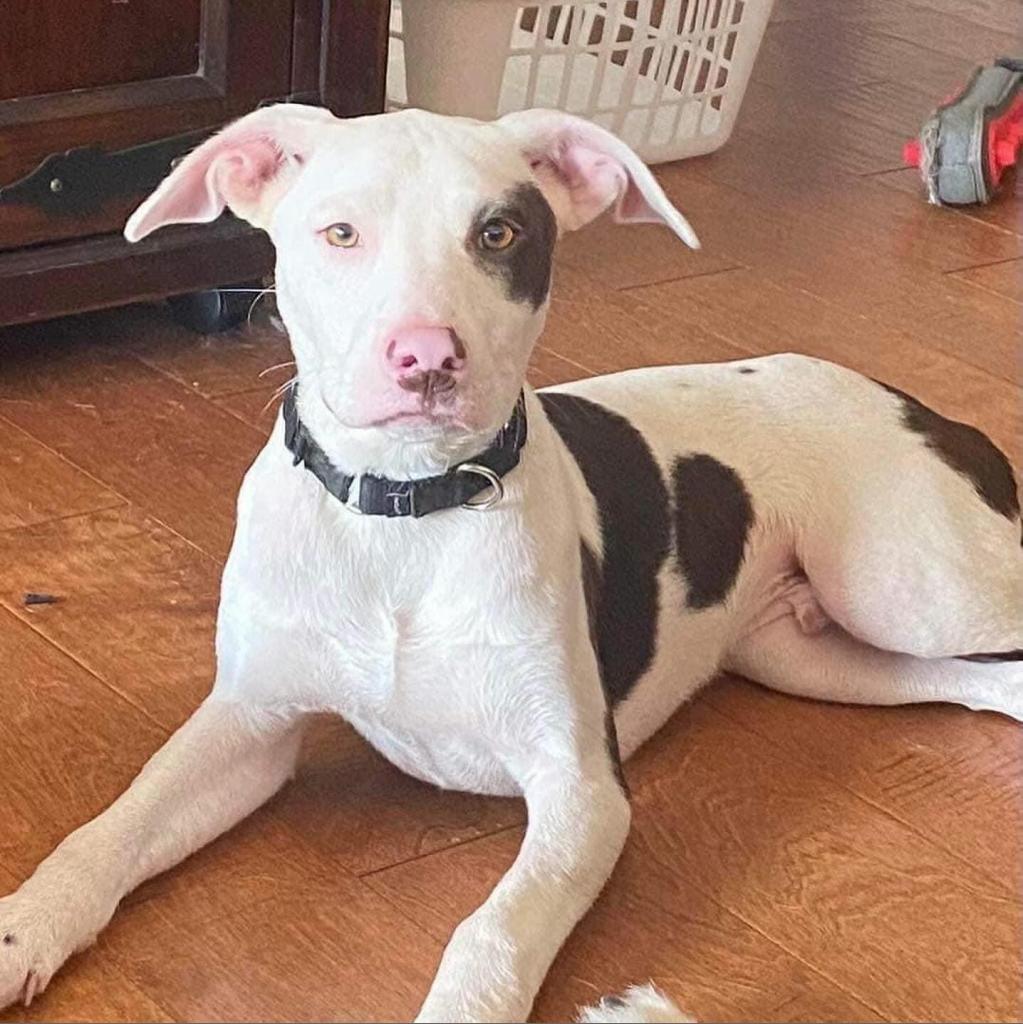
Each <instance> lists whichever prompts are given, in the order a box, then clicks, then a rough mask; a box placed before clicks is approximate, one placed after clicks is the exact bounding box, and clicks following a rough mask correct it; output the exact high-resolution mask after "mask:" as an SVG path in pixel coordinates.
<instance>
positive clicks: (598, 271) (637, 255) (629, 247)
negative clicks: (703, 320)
mask: <svg viewBox="0 0 1023 1024" xmlns="http://www.w3.org/2000/svg"><path fill="white" fill-rule="evenodd" d="M737 266H740V264H739V263H737V262H736V261H735V260H734V258H732V257H729V256H724V255H722V254H720V253H715V252H708V251H707V250H706V249H703V250H701V251H699V252H694V251H693V250H692V249H688V248H686V246H685V245H683V244H681V243H680V242H679V240H678V239H677V238H676V237H675V236H674V235H673V234H671V233H670V232H668V231H665V230H664V228H663V227H660V226H656V225H653V224H636V225H634V226H631V227H630V228H629V230H628V231H623V230H621V229H620V228H619V227H617V226H616V225H615V223H614V221H613V220H612V219H611V218H610V217H605V218H603V219H602V220H600V221H598V223H597V224H595V225H593V226H591V227H590V228H589V229H588V230H586V231H577V232H574V233H571V234H567V235H565V236H564V237H563V238H562V239H561V241H560V242H559V243H558V251H557V269H556V271H555V273H558V271H560V270H562V269H563V268H564V267H573V268H575V269H577V270H584V271H586V272H587V273H588V274H589V276H590V277H591V278H592V279H593V280H594V281H595V282H596V283H597V284H598V285H599V286H600V287H601V288H614V289H621V288H635V287H636V286H637V285H643V284H656V283H658V282H660V281H674V280H677V279H678V278H681V277H689V276H691V275H694V274H697V275H698V274H713V273H716V272H717V271H720V270H731V269H733V268H734V267H737Z"/></svg>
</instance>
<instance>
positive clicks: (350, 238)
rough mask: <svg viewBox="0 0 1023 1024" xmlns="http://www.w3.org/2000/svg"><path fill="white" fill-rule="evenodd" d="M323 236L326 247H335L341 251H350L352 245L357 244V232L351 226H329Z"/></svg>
mask: <svg viewBox="0 0 1023 1024" xmlns="http://www.w3.org/2000/svg"><path fill="white" fill-rule="evenodd" d="M323 234H324V235H325V236H326V239H327V244H328V245H336V246H338V247H340V248H341V249H351V248H352V246H353V245H358V244H359V232H358V231H356V230H355V228H353V227H352V225H351V224H331V225H330V227H329V228H327V229H326V231H324V232H323Z"/></svg>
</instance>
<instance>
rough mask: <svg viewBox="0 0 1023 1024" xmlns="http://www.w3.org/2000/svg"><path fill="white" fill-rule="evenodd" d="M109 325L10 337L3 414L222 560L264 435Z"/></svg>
mask: <svg viewBox="0 0 1023 1024" xmlns="http://www.w3.org/2000/svg"><path fill="white" fill-rule="evenodd" d="M101 326H102V321H96V320H94V319H93V318H80V319H77V320H68V321H59V322H56V323H54V324H51V325H33V326H31V327H26V328H18V329H15V330H13V331H7V332H5V336H4V342H3V344H4V372H3V375H2V377H0V416H4V417H5V418H6V419H8V420H10V421H11V422H13V423H15V424H16V425H17V426H19V427H21V428H22V429H23V430H25V431H27V432H28V433H29V434H31V435H32V436H33V437H35V438H37V439H38V440H40V441H42V442H43V443H44V444H45V445H47V446H48V447H50V448H52V449H54V450H55V451H57V452H59V453H60V454H61V455H63V456H64V457H65V458H67V459H68V460H70V461H71V462H72V463H73V464H75V465H77V466H80V467H82V469H84V470H85V471H86V472H88V473H90V475H92V476H94V477H96V478H97V479H98V480H101V481H102V482H103V483H105V484H107V485H108V486H110V487H111V488H113V489H114V490H116V491H117V492H118V493H120V494H122V495H124V496H125V497H126V498H128V499H129V500H131V501H133V502H135V503H137V504H138V505H139V506H140V507H141V508H143V509H145V510H146V511H147V512H149V513H151V514H152V515H154V516H156V517H157V518H158V519H160V520H161V521H162V522H164V523H166V524H167V525H168V526H170V527H171V528H172V529H174V530H176V531H178V532H179V533H181V534H182V535H183V536H185V537H187V538H188V539H189V540H191V541H192V542H193V543H195V544H197V545H198V546H200V547H202V548H203V549H204V550H206V551H208V552H210V553H211V554H214V555H218V556H221V557H222V556H223V555H224V554H226V552H227V549H228V546H229V544H230V540H231V535H232V533H233V529H234V513H235V498H236V495H237V491H238V487H239V484H240V482H241V479H242V476H243V475H244V473H245V470H246V469H247V468H248V466H249V464H250V463H251V462H252V459H253V457H254V456H255V454H256V452H257V451H258V449H259V446H260V445H261V444H262V441H263V438H262V436H261V435H260V433H259V432H258V431H257V430H254V429H252V428H251V427H249V426H247V425H246V424H244V423H241V422H240V421H239V420H238V419H237V418H236V417H234V416H232V415H230V414H229V413H228V412H226V411H224V410H221V409H218V408H217V407H215V406H213V405H211V404H210V403H209V402H206V401H204V400H203V399H202V398H200V397H199V396H198V395H196V394H195V393H194V392H192V391H191V390H190V389H189V388H187V387H185V386H183V385H181V384H178V383H176V382H175V381H172V380H170V379H169V378H167V377H166V376H164V375H163V374H162V373H159V372H157V371H155V370H152V369H150V368H149V367H147V366H144V365H143V364H142V363H141V362H138V361H137V360H135V359H132V358H125V354H124V352H123V351H119V350H118V349H117V348H116V346H114V347H109V346H108V345H107V344H106V342H107V337H106V334H105V333H103V332H101V331H100V327H101ZM76 332H81V333H80V334H76ZM96 332H99V333H96Z"/></svg>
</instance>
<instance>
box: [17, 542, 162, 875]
mask: <svg viewBox="0 0 1023 1024" xmlns="http://www.w3.org/2000/svg"><path fill="white" fill-rule="evenodd" d="M0 561H2V559H0ZM0 664H3V666H4V679H3V686H2V687H0V777H2V778H3V785H2V786H0V822H3V827H2V828H0V861H2V862H3V865H4V867H5V869H6V870H7V871H8V872H9V873H10V874H11V875H13V876H14V877H15V879H16V880H18V881H20V880H21V879H23V878H25V877H26V876H27V875H28V874H29V873H30V872H31V871H32V869H33V868H34V867H35V865H36V863H37V862H38V861H39V860H40V859H41V858H42V857H44V856H45V855H46V854H48V853H49V852H50V850H51V849H52V848H53V847H54V846H56V845H57V843H58V842H60V840H61V839H63V838H64V836H65V835H66V834H67V833H68V832H70V831H71V830H72V829H73V828H76V827H77V826H78V825H81V824H82V823H84V822H85V821H86V820H88V819H89V818H91V817H93V816H94V815H96V814H97V813H99V811H101V810H102V809H103V808H104V807H105V806H106V805H107V804H108V803H110V801H111V800H113V799H114V798H115V797H116V796H117V795H119V794H120V792H121V791H122V790H123V789H124V788H125V787H126V786H127V785H128V783H129V782H131V780H132V778H133V777H134V776H135V774H136V773H137V772H138V770H139V768H141V767H142V765H143V764H144V763H145V761H146V760H147V759H148V757H149V754H150V753H151V752H152V751H153V750H155V749H156V748H157V747H158V746H159V745H160V744H161V743H162V742H163V740H164V738H165V736H166V732H165V731H164V730H163V729H161V728H159V727H158V726H157V725H155V724H154V723H153V722H152V721H151V720H150V719H148V718H147V717H146V716H145V715H143V714H142V713H141V712H140V711H138V710H137V709H136V708H134V707H132V706H131V705H130V704H128V703H127V702H126V701H124V700H123V699H122V698H120V697H118V696H117V695H116V694H115V693H114V692H113V691H111V690H110V689H109V688H108V687H106V686H105V685H104V684H103V683H102V682H101V681H100V680H99V679H97V678H96V677H94V676H93V675H91V674H90V673H89V672H87V671H86V670H85V669H83V668H82V667H81V666H80V665H78V664H76V663H75V662H74V661H73V660H71V659H70V658H68V657H67V656H65V655H64V654H61V653H60V651H58V650H57V649H56V648H55V647H54V646H53V645H52V644H50V643H48V642H47V641H46V640H45V639H44V638H43V637H41V636H40V635H39V634H38V633H36V632H34V631H33V630H32V629H31V628H30V627H29V626H28V625H27V624H25V623H24V622H21V621H19V620H18V619H16V618H15V617H14V616H13V615H11V614H10V613H9V612H8V611H6V610H4V609H0Z"/></svg>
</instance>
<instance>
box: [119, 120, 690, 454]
mask: <svg viewBox="0 0 1023 1024" xmlns="http://www.w3.org/2000/svg"><path fill="white" fill-rule="evenodd" d="M612 203H617V213H618V217H619V219H621V220H658V221H663V222H665V223H667V224H668V225H669V226H670V227H672V228H673V229H674V230H675V231H676V233H677V234H679V235H680V237H682V238H683V239H684V240H685V241H687V242H688V243H689V244H691V245H695V244H696V243H695V236H694V235H693V233H692V231H691V229H690V228H689V226H688V224H687V223H686V222H685V220H684V219H683V218H682V216H681V215H680V214H679V213H678V212H677V211H676V210H675V209H674V208H673V207H672V206H671V204H670V203H669V202H668V200H667V199H666V198H665V196H664V194H663V193H662V192H661V190H660V188H659V187H658V186H657V184H656V182H655V181H654V179H653V177H652V176H651V175H650V173H649V171H648V170H647V168H646V167H644V166H643V164H642V162H641V161H640V160H639V158H638V157H636V155H635V154H634V153H632V152H631V150H629V149H628V148H627V147H626V146H625V145H624V144H623V143H621V142H620V141H619V140H617V139H615V138H614V137H613V136H612V135H610V134H609V133H607V132H605V131H603V130H602V129H599V128H597V127H596V126H594V125H591V124H589V123H587V122H585V121H581V120H579V119H577V118H572V117H570V116H568V115H564V114H559V113H555V112H548V111H528V112H525V113H521V114H513V115H508V116H507V117H505V118H503V119H502V120H500V121H495V122H493V123H481V122H476V121H468V120H464V119H461V118H451V117H442V116H439V115H435V114H428V113H425V112H423V111H417V110H412V111H405V112H402V113H399V114H385V115H379V116H375V117H366V118H358V119H353V120H347V121H346V120H339V119H337V118H334V117H333V116H332V115H331V114H329V113H328V112H327V111H324V110H321V109H319V108H313V107H302V106H297V105H287V104H286V105H280V106H276V107H270V108H266V109H263V110H259V111H257V112H255V113H254V114H250V115H249V116H248V117H245V118H242V119H241V120H240V121H238V122H235V124H233V125H231V126H229V127H228V128H227V129H226V130H225V131H224V132H222V133H221V134H220V135H218V136H216V137H215V138H213V139H211V140H210V141H208V142H206V143H204V144H203V145H202V146H200V147H199V149H197V150H196V151H195V152H194V153H192V154H190V155H189V156H188V157H187V158H186V159H185V160H184V161H182V163H181V164H180V165H179V166H178V167H177V168H176V169H175V170H174V171H173V172H172V173H171V175H170V176H169V177H168V178H167V179H166V181H164V182H163V184H162V185H161V186H160V187H159V189H158V190H157V191H156V192H155V193H154V194H153V195H152V196H151V197H150V198H149V199H148V200H147V201H146V202H145V203H144V204H143V205H142V206H141V207H140V208H139V209H138V210H137V211H136V212H135V214H134V215H133V216H132V218H131V220H130V221H129V222H128V226H127V228H126V230H125V234H126V236H127V237H128V239H129V240H131V241H135V240H137V239H139V238H142V237H143V236H144V235H146V234H148V233H149V232H150V231H153V230H155V229H156V228H158V227H160V226H161V225H163V224H169V223H181V222H198V221H208V220H212V219H214V218H215V217H217V216H219V214H220V213H221V212H222V211H223V209H224V207H225V206H230V207H231V209H232V210H233V211H234V212H235V213H236V214H238V215H239V216H241V217H244V218H245V219H247V220H249V221H250V222H251V223H253V224H255V225H257V226H259V227H262V228H265V229H266V230H267V231H268V232H269V234H270V236H271V238H272V239H273V242H274V245H275V246H276V249H277V273H276V287H277V301H278V306H279V309H280V312H281V315H282V317H283V319H284V322H285V324H286V326H287V328H288V330H289V333H290V336H291V341H292V346H293V348H294V352H295V358H296V362H297V367H298V376H299V381H300V384H301V391H302V400H303V403H304V405H305V407H306V408H309V407H310V405H312V404H316V405H317V406H318V407H319V408H320V410H321V412H325V413H326V414H327V415H328V416H329V419H330V423H331V425H332V427H333V428H334V430H333V431H332V432H334V433H335V434H336V436H337V437H339V438H343V440H344V442H345V443H346V444H347V445H348V446H349V448H351V447H352V445H355V446H358V444H359V443H360V442H361V443H362V444H363V446H364V447H368V448H369V449H371V450H373V451H375V452H380V451H381V450H382V449H383V448H386V447H387V445H388V444H393V445H398V446H406V447H407V446H408V445H415V444H417V443H420V442H424V443H427V444H430V445H433V446H434V447H435V448H436V447H438V446H440V447H441V448H443V446H444V443H445V442H447V443H448V444H449V446H450V447H452V448H453V447H455V446H457V444H458V440H459V439H460V438H465V437H467V436H469V437H475V436H476V435H480V436H483V435H488V434H489V435H492V434H493V433H494V432H496V430H497V429H498V428H499V427H500V426H501V424H502V423H503V422H504V421H505V420H506V419H507V417H508V415H509V413H510V411H511V408H512V406H513V405H514V402H515V399H516V397H517V395H518V393H519V391H520V389H521V387H522V383H523V379H524V376H525V371H526V364H527V361H528V359H529V354H530V351H531V349H532V347H533V344H534V342H535V341H536V338H537V336H538V335H539V333H540V331H541V329H542V326H543V320H544V315H545V313H546V308H547V296H548V291H549V286H550V277H551V261H552V256H553V250H554V245H555V242H556V240H557V237H558V234H559V232H560V231H564V230H571V229H574V228H576V227H579V226H581V225H582V224H585V223H587V222H588V221H589V220H591V219H593V217H595V216H597V215H598V214H599V213H600V212H601V211H602V210H604V209H605V208H607V207H608V206H610V205H611V204H612ZM317 419H318V421H319V422H320V423H321V424H322V422H323V420H324V416H323V415H320V416H318V417H317Z"/></svg>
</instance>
